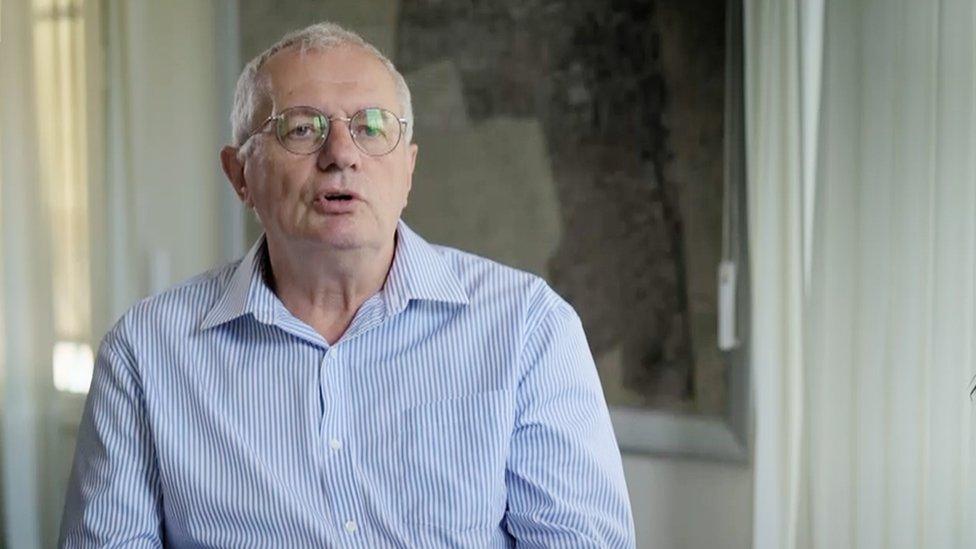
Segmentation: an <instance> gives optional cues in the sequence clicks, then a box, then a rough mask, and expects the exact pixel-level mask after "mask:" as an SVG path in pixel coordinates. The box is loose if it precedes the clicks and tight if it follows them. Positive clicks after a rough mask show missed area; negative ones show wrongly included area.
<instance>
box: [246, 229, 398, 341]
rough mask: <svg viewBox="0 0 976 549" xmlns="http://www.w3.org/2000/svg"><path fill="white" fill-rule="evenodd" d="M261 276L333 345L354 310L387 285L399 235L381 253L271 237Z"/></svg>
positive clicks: (281, 298)
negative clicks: (334, 247)
mask: <svg viewBox="0 0 976 549" xmlns="http://www.w3.org/2000/svg"><path fill="white" fill-rule="evenodd" d="M265 246H266V248H265V250H264V253H263V254H262V262H261V266H262V269H261V270H262V275H263V276H264V279H265V282H266V283H267V284H268V287H269V288H271V290H272V291H273V292H274V293H275V294H276V295H277V296H278V299H280V300H281V302H282V303H283V304H284V306H285V308H286V309H288V311H289V312H291V314H293V315H295V317H296V318H298V319H300V320H302V321H303V322H305V323H306V324H308V325H309V326H311V327H312V328H314V329H315V330H316V331H317V332H319V334H320V335H322V337H323V338H325V340H326V341H327V342H328V343H329V344H330V345H331V344H333V343H335V342H336V341H338V340H339V338H341V337H342V334H343V333H345V331H346V329H347V328H348V327H349V324H350V323H351V322H352V319H353V317H354V316H355V314H356V311H358V310H359V307H360V306H362V304H363V303H364V302H365V301H366V300H367V299H369V298H370V297H371V296H373V295H374V294H376V293H377V292H379V291H380V290H381V289H382V288H383V284H384V283H385V282H386V276H387V273H389V270H390V265H391V264H392V263H393V254H394V250H395V248H396V236H395V235H394V236H393V237H392V238H390V239H389V240H388V243H386V244H385V245H383V246H380V247H378V248H369V247H364V248H357V249H355V250H334V249H327V248H322V247H319V246H301V245H291V243H288V242H284V241H281V240H277V239H272V238H271V237H270V236H268V237H267V240H266V242H265Z"/></svg>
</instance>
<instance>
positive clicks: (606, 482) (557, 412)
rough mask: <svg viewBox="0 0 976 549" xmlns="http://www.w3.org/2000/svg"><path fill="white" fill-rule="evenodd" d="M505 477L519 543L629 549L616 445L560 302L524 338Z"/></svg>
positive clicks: (588, 358)
mask: <svg viewBox="0 0 976 549" xmlns="http://www.w3.org/2000/svg"><path fill="white" fill-rule="evenodd" d="M522 363H523V364H522V367H523V372H524V373H523V378H522V380H521V382H520V384H519V388H518V393H517V397H516V399H517V407H518V409H517V413H516V421H515V428H514V434H513V435H512V442H511V450H510V454H509V459H508V466H507V470H506V475H505V481H506V485H507V489H508V510H507V513H506V522H507V528H508V531H509V533H510V534H511V535H512V536H513V537H514V538H515V539H516V541H517V543H518V546H520V547H547V548H548V547H574V548H579V547H601V548H602V547H613V548H618V547H620V548H626V547H634V546H635V540H634V523H633V517H632V515H631V510H630V502H629V497H628V494H627V486H626V483H625V481H624V475H623V467H622V464H621V459H620V450H619V449H618V447H617V441H616V439H615V436H614V433H613V427H612V426H611V424H610V414H609V411H608V409H607V404H606V400H605V399H604V396H603V390H602V387H601V385H600V380H599V378H598V376H597V373H596V367H595V365H594V362H593V357H592V355H591V354H590V349H589V345H588V344H587V342H586V336H585V334H584V333H583V326H582V324H581V322H580V320H579V317H578V316H577V315H576V312H575V311H574V310H573V309H572V307H571V306H570V305H569V304H568V303H566V302H565V301H563V300H562V299H558V300H557V303H556V305H555V306H554V307H552V309H551V310H550V311H549V312H548V313H547V314H546V316H545V317H544V318H543V319H542V320H541V321H540V322H539V323H538V325H537V326H536V327H535V328H534V329H533V330H532V332H531V333H530V334H529V335H528V337H527V339H526V342H525V345H524V348H523V352H522Z"/></svg>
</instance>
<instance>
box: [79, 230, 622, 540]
mask: <svg viewBox="0 0 976 549" xmlns="http://www.w3.org/2000/svg"><path fill="white" fill-rule="evenodd" d="M264 253H266V248H265V244H264V238H263V237H262V238H261V239H259V240H258V242H257V243H256V244H255V245H254V247H252V248H251V250H250V251H249V252H248V253H247V255H246V256H245V257H244V258H243V259H242V260H240V261H238V262H235V263H231V264H229V265H226V266H224V267H221V268H218V269H215V270H213V271H210V272H208V273H205V274H202V275H199V276H197V277H195V278H192V279H190V280H188V281H186V282H184V283H182V284H181V285H179V286H177V287H175V288H172V289H170V290H167V291H165V292H163V293H161V294H159V295H156V296H153V297H150V298H147V299H145V300H143V301H141V302H140V303H138V304H137V305H136V306H135V307H133V308H132V309H131V310H129V311H128V312H127V313H126V314H125V315H123V317H122V318H121V319H120V320H119V321H118V323H117V324H116V325H115V326H113V328H112V329H111V330H110V331H109V333H108V334H107V335H106V336H105V338H104V340H103V341H102V344H101V347H100V348H99V351H98V357H97V359H96V365H95V374H94V378H93V379H92V384H91V390H90V392H89V395H88V400H87V403H86V405H85V412H84V416H83V418H82V422H81V427H80V429H79V434H78V443H77V448H76V451H75V459H74V466H73V469H72V474H71V480H70V483H69V487H68V493H67V501H66V504H65V510H64V517H63V521H62V529H61V544H62V545H63V546H67V547H94V546H99V547H101V546H107V545H111V546H126V547H159V546H173V547H363V548H381V547H411V548H412V547H478V548H482V547H511V546H513V545H515V544H516V543H517V544H518V545H519V546H525V547H574V548H576V547H633V546H634V530H633V520H632V517H631V511H630V505H629V502H628V494H627V488H626V485H625V483H624V477H623V471H622V467H621V460H620V453H619V450H618V447H617V444H616V441H615V439H614V433H613V430H612V428H611V425H610V418H609V414H608V411H607V406H606V402H605V400H604V396H603V392H602V390H601V387H600V383H599V380H598V377H597V374H596V369H595V367H594V364H593V359H592V356H591V354H590V351H589V348H588V346H587V342H586V338H585V335H584V334H583V329H582V326H581V324H580V320H579V318H578V316H577V315H576V313H575V312H574V311H573V309H572V307H571V306H570V305H568V304H567V303H566V302H565V301H564V300H562V299H561V298H560V297H559V296H558V295H557V294H556V293H555V292H554V291H553V290H552V289H550V288H549V286H548V285H547V284H546V283H545V282H544V281H543V280H542V279H540V278H538V277H536V276H533V275H531V274H528V273H524V272H521V271H518V270H515V269H512V268H508V267H504V266H502V265H499V264H497V263H494V262H492V261H489V260H487V259H484V258H480V257H477V256H474V255H471V254H467V253H464V252H461V251H458V250H454V249H451V248H446V247H441V246H434V245H431V244H428V243H427V242H425V241H424V240H423V239H422V238H421V237H420V236H418V235H417V234H416V233H414V232H413V231H412V230H410V229H409V228H408V227H407V225H406V224H405V223H403V222H402V221H401V222H400V223H399V225H398V227H397V240H396V251H395V253H394V259H393V262H392V264H391V267H390V271H389V273H388V275H387V279H386V282H385V283H384V285H383V288H382V289H381V290H380V291H379V292H377V293H376V294H374V295H373V296H372V297H370V298H369V299H368V300H367V301H365V302H364V303H363V305H362V306H361V307H360V308H359V310H358V311H357V312H356V314H355V316H354V318H353V320H352V322H351V324H350V325H349V327H348V329H347V330H346V332H345V333H344V334H343V335H342V337H341V338H340V339H339V340H338V341H337V342H336V343H335V344H333V345H329V344H328V343H327V342H326V341H325V339H323V338H322V336H320V335H319V334H318V333H317V332H316V331H315V330H313V329H312V328H311V327H309V326H308V325H307V324H305V323H304V322H302V321H300V320H298V319H297V318H296V317H295V316H293V315H292V314H291V313H290V312H289V311H288V310H287V309H286V308H285V306H284V305H283V304H282V303H281V301H279V299H278V298H277V297H276V296H275V294H274V292H272V291H271V290H270V289H269V287H268V286H267V285H266V283H265V282H264V279H263V277H262V276H261V263H262V255H263V254H264Z"/></svg>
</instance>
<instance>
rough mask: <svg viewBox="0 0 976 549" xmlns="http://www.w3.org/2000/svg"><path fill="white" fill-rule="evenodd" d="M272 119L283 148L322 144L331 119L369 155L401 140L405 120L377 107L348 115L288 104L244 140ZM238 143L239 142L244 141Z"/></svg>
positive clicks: (306, 150)
mask: <svg viewBox="0 0 976 549" xmlns="http://www.w3.org/2000/svg"><path fill="white" fill-rule="evenodd" d="M272 121H273V122H274V123H275V137H277V138H278V143H281V146H282V147H284V148H285V150H287V151H289V152H292V153H295V154H314V153H316V152H318V150H319V149H321V148H322V146H323V145H325V141H326V139H328V138H329V132H330V131H331V130H332V123H333V122H334V121H342V122H345V123H346V124H347V125H348V126H349V135H350V136H352V142H353V143H355V144H356V147H358V148H359V150H361V151H363V152H364V153H366V154H368V155H370V156H383V155H384V154H389V153H390V152H391V151H392V150H393V149H395V148H396V146H397V145H398V144H399V143H400V139H401V138H402V137H403V131H404V129H405V128H406V125H407V120H406V119H404V118H398V117H397V115H395V114H393V113H392V112H390V111H388V110H386V109H381V108H379V107H370V108H367V109H363V110H361V111H358V112H356V113H355V114H353V115H352V116H351V117H349V118H346V117H342V116H331V117H330V116H327V115H326V114H325V113H324V112H322V111H320V110H318V109H316V108H314V107H290V108H287V109H285V110H283V111H281V112H280V113H278V114H276V115H273V116H269V117H268V118H267V119H266V120H265V121H264V122H262V123H261V124H260V125H259V126H258V127H257V128H256V129H255V130H254V131H252V132H251V133H250V134H248V136H247V139H245V140H244V143H247V140H248V139H250V138H252V137H254V135H256V134H258V133H260V132H261V131H263V130H264V128H265V126H267V125H268V122H272ZM244 143H241V146H243V145H244Z"/></svg>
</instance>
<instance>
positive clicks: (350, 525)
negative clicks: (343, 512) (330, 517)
mask: <svg viewBox="0 0 976 549" xmlns="http://www.w3.org/2000/svg"><path fill="white" fill-rule="evenodd" d="M358 529H359V525H358V524H356V521H354V520H347V521H346V532H349V533H350V534H352V533H353V532H355V531H356V530H358Z"/></svg>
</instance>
